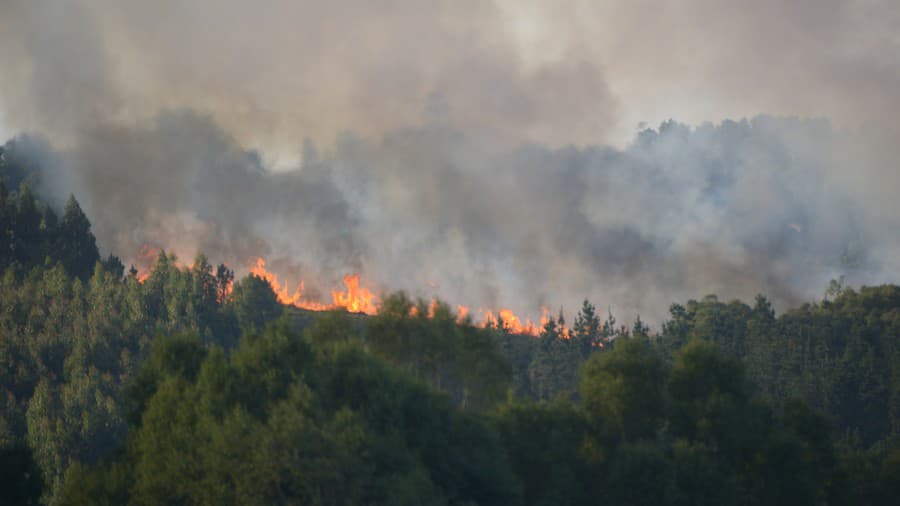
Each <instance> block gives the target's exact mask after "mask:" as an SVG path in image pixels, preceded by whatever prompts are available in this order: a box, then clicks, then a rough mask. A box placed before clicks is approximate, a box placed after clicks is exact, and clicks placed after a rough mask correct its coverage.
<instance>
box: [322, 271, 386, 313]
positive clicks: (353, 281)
mask: <svg viewBox="0 0 900 506" xmlns="http://www.w3.org/2000/svg"><path fill="white" fill-rule="evenodd" d="M344 285H345V286H346V287H347V291H346V292H341V291H339V290H332V291H331V298H332V301H333V305H334V307H339V308H344V309H346V310H347V311H350V312H351V313H366V314H370V315H372V314H376V313H377V312H378V309H377V307H376V303H377V298H376V297H375V295H374V294H373V293H372V292H371V291H369V290H367V289H365V288H360V286H359V274H348V275H346V276H344Z"/></svg>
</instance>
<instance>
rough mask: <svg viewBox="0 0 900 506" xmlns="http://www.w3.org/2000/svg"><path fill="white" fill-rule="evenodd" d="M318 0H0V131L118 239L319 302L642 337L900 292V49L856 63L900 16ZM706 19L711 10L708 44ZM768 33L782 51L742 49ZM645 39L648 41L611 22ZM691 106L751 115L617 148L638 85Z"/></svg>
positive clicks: (107, 238) (108, 246) (109, 242)
mask: <svg viewBox="0 0 900 506" xmlns="http://www.w3.org/2000/svg"><path fill="white" fill-rule="evenodd" d="M327 5H328V6H325V3H320V2H271V3H267V4H266V8H261V7H259V6H257V5H253V6H251V4H250V3H243V2H231V1H226V2H211V1H195V2H156V3H152V4H150V3H138V2H105V1H103V0H97V1H92V2H87V1H79V0H65V1H60V2H52V3H50V2H19V1H12V2H9V1H7V2H5V3H0V8H2V9H3V16H0V63H2V64H3V68H4V69H5V71H4V72H3V73H2V74H0V106H2V111H3V116H2V118H3V120H4V121H5V122H6V123H7V128H17V129H19V128H21V129H28V130H32V131H36V132H38V133H39V135H43V136H46V137H47V138H48V139H49V140H50V141H49V142H50V143H51V144H52V145H53V146H54V147H55V148H54V152H53V153H50V152H48V150H47V149H45V148H40V146H41V143H36V144H35V146H36V147H34V151H35V156H38V153H40V157H41V158H40V161H41V163H42V165H44V166H45V167H46V172H45V174H44V177H43V183H42V187H41V188H40V191H42V192H43V193H44V194H45V195H46V196H48V198H50V199H52V200H54V201H57V202H58V201H61V199H63V198H64V197H65V196H66V195H67V194H68V193H69V192H73V193H75V195H76V196H77V197H78V198H79V200H80V201H81V202H82V204H83V207H84V208H85V209H86V211H87V212H88V214H89V216H90V218H91V220H92V222H93V223H94V227H95V233H96V234H97V236H98V238H99V240H100V242H101V246H102V247H103V248H104V249H105V250H107V251H112V252H115V253H117V254H119V255H120V256H122V257H123V259H126V260H128V259H133V258H134V257H135V256H137V254H138V252H139V251H140V250H141V248H142V247H143V246H145V245H149V246H154V247H164V248H166V249H167V250H172V251H175V252H176V253H178V254H179V256H181V257H182V258H184V259H186V260H189V259H190V257H192V256H193V254H194V253H195V252H197V251H203V252H205V253H207V255H208V256H210V257H211V259H212V260H213V261H216V262H219V261H224V262H227V263H229V264H230V265H233V266H235V267H236V268H237V269H238V270H239V271H240V270H242V268H245V267H246V266H247V265H248V264H249V262H251V261H252V259H253V258H254V257H257V256H260V257H263V258H265V259H266V260H267V261H268V262H269V264H270V266H272V267H273V270H275V271H276V272H278V273H279V274H280V275H281V276H282V277H283V278H286V279H287V280H289V281H292V282H293V281H296V280H299V279H301V278H302V279H304V280H305V281H306V286H307V289H308V292H309V293H310V294H311V295H315V291H316V290H319V291H322V292H326V293H327V291H328V290H330V289H331V288H334V287H338V286H339V284H340V283H339V280H340V277H341V276H342V275H344V274H346V273H349V272H359V273H361V274H362V276H363V280H364V282H367V283H368V284H369V285H370V286H372V287H375V288H379V289H386V290H392V289H404V290H407V291H409V292H411V293H413V294H415V295H421V296H425V297H430V296H432V295H437V296H440V297H442V298H444V299H446V300H448V301H449V302H452V303H461V304H466V305H470V306H473V307H474V308H478V307H485V308H497V307H500V306H504V307H511V308H512V309H514V310H515V311H516V312H517V313H524V314H525V315H529V316H532V317H533V316H535V315H536V314H538V313H539V308H540V307H541V306H549V307H551V308H554V309H555V308H556V307H558V306H560V305H562V306H565V307H566V308H568V309H574V308H576V307H577V306H578V305H579V304H580V301H581V300H582V299H583V298H585V297H588V298H590V299H591V300H592V301H594V302H596V303H598V304H599V305H601V306H606V305H610V306H612V308H613V310H614V312H615V313H617V315H620V316H624V317H631V316H633V315H634V314H637V313H640V314H641V315H642V316H644V317H645V318H649V319H650V320H651V321H657V322H658V321H659V320H660V319H661V318H662V317H663V316H664V314H665V309H666V307H667V306H668V304H669V303H671V302H673V301H676V300H684V299H686V298H688V297H699V296H703V295H705V294H708V293H717V294H719V295H720V296H722V297H742V298H748V297H752V296H753V295H755V294H756V293H765V294H767V295H769V296H771V297H772V298H773V299H774V300H775V301H776V302H777V303H779V304H781V307H784V305H785V304H788V303H796V302H797V301H799V300H802V299H807V298H811V297H817V296H819V295H821V293H822V291H823V289H824V288H825V287H826V286H827V283H828V280H829V279H831V278H835V277H838V276H841V275H844V276H846V277H847V279H848V281H849V282H851V283H855V284H859V283H880V282H888V281H894V282H896V281H900V234H898V231H900V200H898V199H896V198H895V194H896V189H897V188H900V171H898V170H897V160H900V156H898V155H900V153H898V148H897V146H898V143H897V142H896V141H897V139H898V137H897V136H896V132H897V129H896V117H897V116H896V114H895V113H896V112H897V105H898V104H900V92H898V91H897V90H898V89H900V86H894V85H895V84H896V83H897V82H900V80H898V79H897V76H898V75H900V74H898V69H900V63H898V62H897V61H896V54H900V52H897V51H893V52H891V53H890V54H884V55H874V54H869V52H868V50H867V49H866V48H869V49H872V48H876V49H890V48H892V47H894V48H895V49H896V44H897V41H896V36H895V35H891V34H892V32H891V30H887V29H886V28H885V27H887V26H890V24H889V23H888V22H887V21H885V20H887V19H891V16H892V15H894V14H895V13H896V11H897V9H896V8H895V7H893V5H892V4H890V3H883V4H880V3H878V2H869V3H868V4H867V6H868V7H867V9H871V10H865V9H864V10H854V9H846V8H843V7H842V8H835V9H832V10H829V11H827V12H824V11H823V12H821V13H820V15H818V16H810V15H807V16H806V18H804V16H803V14H804V12H805V11H804V9H807V10H808V11H809V13H818V12H819V11H818V10H816V9H814V8H813V6H812V5H811V4H809V3H805V2H797V3H795V4H792V5H794V7H792V8H791V9H790V11H789V12H787V13H786V14H784V13H780V14H779V13H777V12H774V11H773V9H772V8H771V6H770V5H769V3H768V2H759V3H755V4H754V5H755V6H754V7H752V8H750V10H749V11H748V12H746V13H744V14H746V15H747V16H746V18H747V19H749V20H750V21H746V22H739V21H737V20H735V19H733V18H732V17H731V16H730V13H731V14H733V12H731V11H729V8H730V7H729V5H730V4H729V2H716V3H714V4H710V3H709V2H704V1H701V0H695V1H693V2H689V3H685V6H684V8H683V11H679V13H680V14H679V16H676V17H675V18H672V19H676V20H680V21H679V22H678V23H679V24H678V25H677V26H674V27H671V28H672V29H671V30H670V31H669V32H665V30H662V28H661V27H662V25H661V23H662V21H661V20H662V19H663V17H660V18H659V19H657V18H650V19H643V20H642V19H639V16H638V15H637V14H636V13H637V11H636V10H633V9H634V8H633V7H627V8H622V9H618V10H615V11H614V12H613V11H609V12H607V11H603V12H598V11H597V8H596V7H594V6H593V3H587V4H585V5H581V4H580V3H579V2H574V1H573V2H567V3H565V4H561V3H553V4H552V5H555V6H562V7H559V8H557V9H556V10H555V11H553V12H552V13H551V11H550V10H549V9H548V6H549V5H551V4H549V3H547V4H544V3H542V2H534V3H531V4H528V5H529V7H528V8H527V9H524V10H517V9H516V8H514V7H511V5H510V3H509V2H499V3H498V4H496V5H495V4H491V3H488V2H481V1H471V2H470V1H454V2H449V1H448V2H436V3H421V2H413V1H407V0H395V1H390V2H359V1H353V2H332V3H328V4H327ZM629 5H630V4H629ZM723 6H724V7H723ZM801 6H805V7H801ZM662 11H663V12H661V13H660V16H663V14H665V13H666V12H669V11H668V10H667V9H662ZM699 13H703V14H704V15H705V16H706V17H707V18H708V19H709V20H719V21H718V24H716V23H712V26H710V27H707V26H706V24H703V30H702V32H703V33H705V34H706V35H708V36H709V37H710V40H707V41H706V45H704V44H700V42H698V41H699V40H700V37H701V36H700V35H699V34H698V33H695V32H692V31H691V30H690V29H689V28H690V27H692V26H696V25H697V24H698V23H699V22H698V21H697V20H694V19H693V18H691V16H690V15H689V14H693V15H695V16H696V15H699ZM551 14H552V15H551ZM669 14H670V15H674V14H673V13H671V12H669ZM807 14H808V13H807ZM876 14H878V15H876ZM869 18H873V19H872V21H871V22H866V19H869ZM666 19H669V18H666ZM784 19H795V20H799V19H808V20H809V24H808V25H797V26H795V28H796V29H794V30H790V29H788V27H786V26H783V24H781V21H784ZM536 20H540V21H541V24H540V26H537V27H535V26H533V25H534V23H535V22H536ZM779 20H780V21H779ZM776 21H778V22H776ZM766 22H771V23H770V24H769V25H768V26H769V27H770V28H771V29H772V30H774V31H775V32H776V33H781V32H784V33H785V34H790V36H791V39H790V40H791V41H793V42H792V44H793V46H791V47H793V48H794V50H795V51H796V54H795V53H792V52H790V51H787V52H786V51H785V50H784V48H779V47H776V45H774V44H773V43H771V42H770V41H769V40H768V39H767V40H763V39H760V38H759V37H757V36H756V34H757V32H756V31H754V30H755V28H754V27H757V28H758V27H759V26H762V25H764V24H765V23H766ZM641 23H643V24H641ZM742 23H744V24H742ZM886 23H887V24H886ZM637 26H643V27H644V28H647V29H649V28H652V27H656V28H654V30H656V29H659V30H657V32H658V33H655V36H654V37H650V36H641V37H637V36H636V35H635V36H634V37H631V38H630V39H629V38H626V37H625V36H624V34H622V31H623V30H628V29H629V27H632V28H634V27H637ZM591 27H594V28H598V30H592V29H591ZM723 27H727V28H728V29H727V30H726V29H724V28H723ZM599 28H603V29H602V30H600V29H599ZM548 31H549V32H548ZM547 33H552V34H559V37H558V38H556V39H552V40H551V39H549V38H547V37H545V35H546V34H547ZM617 33H619V34H622V35H623V36H622V38H620V39H616V38H615V37H614V36H613V35H615V34H617ZM637 33H638V32H635V34H637ZM641 33H643V32H641ZM728 33H731V34H735V33H737V34H744V36H746V39H747V40H749V41H750V42H748V43H747V44H745V45H742V43H741V41H740V40H737V39H734V40H733V39H729V38H728V36H727V34H728ZM824 33H828V34H831V35H832V37H831V38H828V39H827V41H825V40H823V41H822V44H825V45H826V46H827V47H821V48H819V49H816V46H815V45H814V44H813V43H812V42H811V40H812V39H814V38H815V37H818V36H819V35H821V34H824ZM862 33H865V34H866V37H865V38H859V39H858V40H857V38H854V37H855V36H856V35H860V34H862ZM542 34H543V35H542ZM611 34H612V35H611ZM592 35H596V39H597V40H599V42H597V43H596V44H594V45H592V44H591V40H593V39H592ZM892 37H893V38H892ZM648 39H649V40H648ZM738 39H739V38H738ZM625 40H630V42H629V43H627V44H626V43H624V42H622V41H625ZM848 40H857V42H854V43H853V44H850V43H849V42H847V41H848ZM764 42H765V43H764ZM829 44H830V46H829ZM701 46H702V48H701ZM679 47H680V48H682V49H683V50H684V51H685V54H683V55H681V56H682V58H683V59H684V61H681V62H680V63H679V62H678V60H675V59H673V54H670V53H672V52H673V51H677V48H679ZM701 49H702V50H701ZM687 53H690V55H688V54H687ZM687 56H690V57H691V58H687ZM891 58H894V60H891ZM851 61H852V62H853V65H852V66H850V65H849V63H850V62H851ZM766 62H771V66H772V68H773V69H775V70H777V72H770V73H766V71H765V69H766ZM788 69H790V70H791V72H790V73H789V74H790V75H786V73H787V70H788ZM654 72H655V73H654ZM736 72H737V73H738V74H736ZM740 76H744V77H746V79H744V80H741V79H740ZM760 76H762V77H760ZM761 79H762V80H761ZM704 81H709V82H706V83H705V86H706V87H705V88H704V87H703V86H701V84H702V83H704ZM860 82H864V83H866V84H867V87H868V88H867V90H868V91H866V92H864V93H854V92H853V86H854V83H860ZM792 84H793V86H791V85H792ZM814 84H815V86H813V85H814ZM692 86H697V87H698V89H699V90H700V91H698V92H685V93H682V94H679V93H677V90H679V89H687V88H691V87H692ZM632 87H633V88H634V89H636V90H638V91H627V89H629V88H632ZM683 87H686V88H683ZM641 90H643V91H641ZM648 90H649V91H648ZM702 90H707V91H709V90H713V91H714V92H716V93H718V95H716V93H714V92H713V91H709V96H712V97H718V98H717V99H718V100H720V102H718V103H717V102H716V101H715V100H713V99H709V98H708V97H703V99H702V100H700V102H698V104H699V107H700V112H698V113H697V115H698V116H691V115H690V114H688V116H689V117H688V120H690V121H697V120H698V119H699V118H702V117H704V116H705V115H708V114H718V116H716V117H717V118H721V117H725V116H724V115H726V114H738V115H744V114H746V115H747V116H748V117H751V118H753V119H750V120H740V121H728V120H726V121H721V120H719V119H717V120H716V123H715V124H712V123H702V122H699V121H698V122H697V123H695V124H696V125H698V126H687V125H685V124H681V123H677V122H665V123H662V124H661V125H660V126H659V127H658V128H654V129H646V130H642V131H640V132H638V133H637V134H635V135H633V136H632V137H631V140H630V141H629V142H627V143H625V144H624V146H623V147H614V146H612V145H610V144H609V142H608V141H609V139H613V138H616V137H617V135H618V134H617V133H616V132H617V131H620V130H621V122H622V121H628V120H630V119H632V117H633V116H634V115H635V114H643V112H644V111H645V110H644V109H642V107H644V106H643V105H640V104H638V105H637V106H633V105H632V104H634V103H637V101H636V100H635V97H637V98H640V97H641V96H644V97H651V98H652V99H653V100H651V102H652V101H654V100H655V102H654V103H656V104H657V105H659V106H660V107H663V106H665V104H666V103H667V100H666V99H665V98H664V97H670V96H683V97H688V98H686V99H685V100H683V101H682V102H680V104H681V105H680V107H683V104H684V103H692V102H691V99H693V98H696V97H697V96H699V95H702V93H701V92H702ZM641 93H644V95H641ZM732 95H733V96H740V97H742V100H727V99H724V100H723V99H721V97H722V96H726V97H727V96H732ZM648 103H649V102H648ZM641 104H643V102H641ZM717 104H718V105H721V107H719V106H718V105H717ZM722 104H724V105H722ZM748 110H752V111H772V112H775V113H777V114H779V115H780V116H756V115H755V114H749V113H747V112H746V111H748ZM636 111H637V112H636ZM710 111H713V112H712V113H710ZM677 112H680V111H679V110H678V107H676V108H675V110H673V111H672V113H673V114H675V113H677ZM654 114H664V115H666V114H669V113H668V112H666V111H665V110H663V111H662V112H661V113H660V112H658V111H657V112H655V113H654ZM782 114H783V115H782ZM794 114H799V115H802V116H805V115H810V114H813V115H819V114H827V115H828V116H830V117H832V118H833V122H831V121H829V120H824V119H822V120H818V119H797V116H794ZM652 117H653V115H650V116H648V117H647V118H648V119H649V118H652ZM623 118H624V119H623ZM861 122H866V124H867V126H864V127H860V123H861ZM342 129H349V130H342ZM304 138H312V139H315V141H306V142H305V143H304V141H303V139H304ZM570 142H571V143H577V147H575V146H571V145H567V143H570ZM28 144H29V143H27V142H24V140H23V141H22V142H21V145H23V146H24V145H28ZM301 146H303V147H302V148H301ZM301 152H302V156H300V153H301ZM275 159H277V160H275ZM301 159H302V161H296V160H301ZM273 160H275V161H277V163H274V162H273ZM274 165H277V166H278V168H277V169H273V168H272V167H273V166H274Z"/></svg>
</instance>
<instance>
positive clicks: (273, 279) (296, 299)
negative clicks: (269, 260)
mask: <svg viewBox="0 0 900 506" xmlns="http://www.w3.org/2000/svg"><path fill="white" fill-rule="evenodd" d="M250 273H251V274H253V275H254V276H256V277H258V278H262V279H264V280H266V281H267V282H268V283H269V285H270V286H271V287H272V290H273V291H274V292H275V295H276V296H277V297H278V302H281V303H282V304H289V305H292V306H295V307H298V308H301V309H308V310H311V311H325V310H329V309H345V310H347V311H350V312H351V313H366V314H370V315H372V314H376V313H377V312H378V310H377V303H378V298H377V297H376V296H375V294H374V293H372V292H371V291H370V290H368V289H366V288H363V287H360V285H359V274H348V275H346V276H344V285H345V286H346V291H341V290H332V291H331V299H332V303H331V304H324V303H322V302H319V301H314V300H309V299H307V298H304V296H303V290H304V283H303V281H300V282H299V283H298V284H297V288H296V290H294V291H293V292H291V291H290V289H289V288H288V286H287V284H284V285H282V284H281V281H280V280H279V279H278V276H277V275H275V273H273V272H269V271H268V270H267V269H266V262H265V260H263V259H262V258H257V259H256V261H255V264H254V265H252V266H251V267H250Z"/></svg>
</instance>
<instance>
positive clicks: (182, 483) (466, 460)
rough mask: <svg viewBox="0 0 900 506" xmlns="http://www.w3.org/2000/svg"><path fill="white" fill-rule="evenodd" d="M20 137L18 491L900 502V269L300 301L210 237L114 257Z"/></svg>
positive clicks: (7, 199) (7, 307) (6, 351)
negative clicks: (812, 298)
mask: <svg viewBox="0 0 900 506" xmlns="http://www.w3.org/2000/svg"><path fill="white" fill-rule="evenodd" d="M29 174H30V173H29V172H28V171H26V170H24V169H23V168H22V167H19V166H16V165H15V164H13V163H11V162H10V161H9V159H7V158H4V157H0V176H2V181H3V183H4V185H3V186H2V187H0V204H2V205H0V213H2V214H0V268H2V270H3V277H2V281H0V382H2V386H3V392H2V395H3V396H2V399H0V401H2V403H0V470H2V472H0V502H2V503H4V504H7V503H8V504H39V503H46V504H348V505H349V504H410V505H412V504H417V505H418V504H447V505H450V504H458V505H469V504H484V505H487V504H523V505H563V504H571V505H575V504H621V505H626V504H627V505H635V504H647V505H659V504H673V505H675V504H685V505H687V504H711V505H712V504H746V505H756V504H759V505H776V504H784V505H798V504H810V505H824V504H828V505H834V504H848V505H849V504H893V503H894V502H895V501H896V497H898V494H900V490H898V486H900V443H898V441H900V440H898V437H897V436H898V435H900V434H898V432H900V349H898V348H900V344H898V335H900V334H898V333H900V288H898V287H896V286H890V285H886V286H881V287H869V288H866V287H863V288H860V289H858V290H852V289H849V288H844V287H842V286H841V285H840V284H839V283H835V284H834V285H833V286H832V288H831V289H830V290H829V293H828V294H827V297H826V298H825V299H824V300H822V301H820V302H817V303H814V304H812V303H811V304H808V305H805V306H802V307H800V308H796V309H792V310H788V311H786V312H784V313H783V314H780V315H776V314H775V311H774V310H773V308H772V307H771V306H770V304H769V303H768V302H767V300H766V299H765V298H763V297H759V298H758V299H757V300H756V301H755V302H754V304H753V305H748V304H745V303H743V302H740V301H732V302H727V303H725V302H720V301H718V300H717V299H716V298H715V297H712V296H710V297H706V298H704V299H703V300H700V301H689V302H687V303H686V304H684V305H680V304H674V305H673V306H672V308H671V317H670V319H669V320H668V321H667V322H666V323H665V324H664V325H663V326H662V327H661V328H660V329H651V328H649V327H647V326H646V325H645V324H644V323H643V322H641V321H640V319H638V321H636V322H634V323H633V324H632V325H630V326H622V325H618V326H617V323H616V321H615V319H614V318H613V316H612V315H609V314H607V315H600V314H598V312H597V310H596V309H595V307H594V305H592V304H591V303H590V302H587V301H585V303H584V305H583V307H582V308H580V310H579V311H578V313H577V314H576V315H575V316H574V317H573V318H571V319H569V318H566V316H565V315H564V313H562V312H561V313H560V314H559V315H558V316H557V317H554V318H551V319H549V321H548V322H547V323H546V325H545V326H544V328H543V331H542V333H541V335H540V336H538V337H536V338H535V337H533V336H525V335H517V334H512V333H510V332H509V331H508V330H507V329H506V328H505V327H504V325H503V323H502V322H499V323H498V324H497V325H495V326H489V327H487V328H482V327H480V326H476V325H474V324H473V323H472V322H471V321H470V320H467V319H460V318H459V316H458V315H457V314H455V312H454V311H452V310H451V309H450V307H449V306H447V305H445V304H443V303H440V302H436V303H434V304H432V303H431V301H416V300H410V299H409V298H408V297H406V296H405V295H404V294H395V295H391V296H389V297H386V298H385V299H384V300H383V301H382V306H381V308H380V310H379V313H378V314H377V315H375V316H371V317H362V316H359V315H348V314H346V313H341V312H323V313H321V314H317V315H315V316H314V317H313V318H310V316H309V314H310V313H302V314H300V313H298V311H297V310H296V309H294V308H290V309H286V308H284V307H282V306H281V305H280V304H278V302H277V298H276V295H275V293H274V292H273V290H272V288H271V287H270V286H269V285H268V283H267V282H266V281H264V280H262V279H260V278H257V277H255V276H248V277H245V278H243V279H240V280H235V279H234V273H233V272H232V271H231V270H230V269H229V268H228V267H227V266H225V265H219V266H218V267H216V268H214V267H213V265H212V264H210V262H209V261H208V260H207V258H206V257H205V256H203V255H202V254H198V255H197V257H196V258H195V259H194V260H193V263H192V264H191V266H190V267H181V266H180V265H181V264H180V263H179V262H178V259H176V258H174V257H173V256H172V255H169V254H166V253H165V252H161V253H160V254H159V256H158V259H157V260H156V262H155V264H154V266H153V268H152V270H151V271H150V272H149V273H148V275H147V277H146V278H145V279H144V278H143V277H139V276H138V273H137V272H136V271H135V270H133V269H130V270H129V271H128V272H126V270H125V268H124V266H123V265H122V263H121V262H120V261H119V260H118V258H116V257H115V256H112V255H110V256H108V257H107V258H105V259H101V256H100V254H99V250H98V247H97V244H96V241H95V239H94V237H93V235H92V234H91V231H90V222H89V220H88V218H87V217H86V216H85V214H84V213H83V212H82V211H81V208H80V207H79V205H78V203H77V201H76V199H75V198H74V197H72V198H70V199H69V201H68V202H67V203H66V204H65V206H64V207H63V209H61V210H56V211H54V209H53V208H52V206H50V205H48V204H46V203H44V202H42V201H41V200H39V199H38V198H36V197H35V196H34V194H33V193H32V192H31V190H29V186H28V185H29V183H33V181H30V177H32V176H30V175H29ZM57 212H59V213H60V214H59V215H61V216H62V217H61V218H58V216H59V215H58V214H57Z"/></svg>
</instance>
